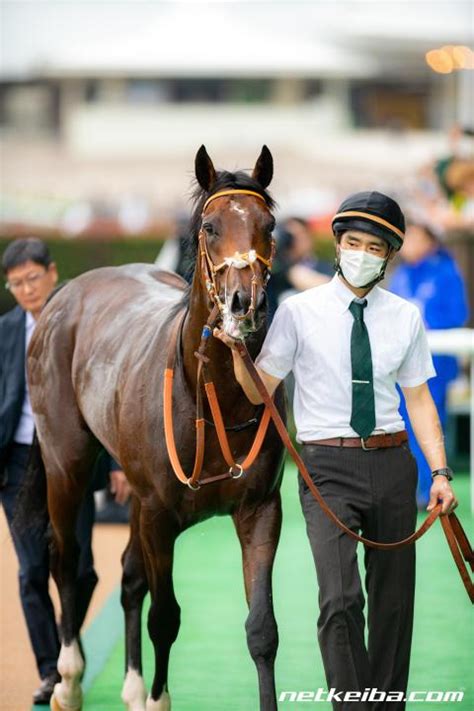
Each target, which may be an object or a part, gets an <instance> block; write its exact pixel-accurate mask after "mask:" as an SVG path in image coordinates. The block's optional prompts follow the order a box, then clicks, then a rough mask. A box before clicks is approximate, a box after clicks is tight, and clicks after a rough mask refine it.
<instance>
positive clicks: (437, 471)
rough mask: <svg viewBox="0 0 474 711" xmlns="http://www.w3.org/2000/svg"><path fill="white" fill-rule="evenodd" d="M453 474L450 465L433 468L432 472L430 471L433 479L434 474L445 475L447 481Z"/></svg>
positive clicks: (450, 479)
mask: <svg viewBox="0 0 474 711" xmlns="http://www.w3.org/2000/svg"><path fill="white" fill-rule="evenodd" d="M453 474H454V472H453V470H452V469H451V468H450V467H444V468H443V469H435V470H434V472H431V477H432V479H434V478H435V476H445V477H446V479H447V480H448V481H452V479H453Z"/></svg>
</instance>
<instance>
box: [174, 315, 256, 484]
mask: <svg viewBox="0 0 474 711" xmlns="http://www.w3.org/2000/svg"><path fill="white" fill-rule="evenodd" d="M185 316H186V312H185V311H184V312H183V313H182V314H181V315H180V316H179V317H178V318H177V319H176V323H175V326H174V328H173V332H172V335H171V340H170V344H169V349H168V358H167V363H166V369H165V377H164V388H163V401H164V403H163V407H164V429H165V441H166V447H167V450H168V456H169V458H170V462H171V466H172V468H173V471H174V473H175V474H176V476H177V478H178V479H179V481H180V482H181V483H182V484H186V485H187V486H188V487H189V488H190V489H192V490H193V491H197V490H198V489H200V488H201V486H204V485H205V484H211V483H213V482H217V481H223V480H225V479H240V477H241V476H242V474H244V472H245V470H246V469H248V468H249V467H251V466H252V464H253V463H254V461H255V459H256V458H257V456H258V455H259V453H260V450H261V448H262V444H263V441H264V439H265V435H266V434H267V429H268V425H269V422H270V410H269V408H268V407H265V409H264V411H263V415H262V418H261V420H260V424H259V426H258V429H257V432H256V434H255V438H254V441H253V444H252V446H251V448H250V450H249V452H248V454H247V456H246V457H245V458H244V460H243V461H242V462H241V463H240V462H236V461H235V459H234V457H233V455H232V451H231V448H230V445H229V440H228V437H227V432H226V427H225V425H224V420H223V417H222V411H221V408H220V405H219V400H218V398H217V393H216V389H215V386H214V383H213V382H212V380H211V378H210V375H209V372H208V368H207V363H208V362H209V358H208V357H207V356H206V355H205V353H204V352H205V349H206V345H207V343H208V340H209V337H210V336H211V335H212V329H213V326H214V325H215V323H216V322H217V320H218V318H219V309H218V307H217V305H215V306H214V308H213V309H212V311H211V313H210V315H209V318H208V320H207V323H206V325H205V326H204V328H203V329H202V334H201V343H200V346H199V349H198V350H197V351H196V352H195V353H194V355H195V356H196V357H197V359H198V369H197V377H196V419H195V426H196V449H195V455H194V466H193V471H192V473H191V476H189V477H188V476H187V475H186V474H185V472H184V470H183V468H182V466H181V462H180V460H179V455H178V452H177V449H176V441H175V436H174V427H173V379H174V363H175V358H176V350H177V344H178V335H179V333H180V332H181V328H182V326H183V323H184V318H185ZM202 385H204V391H205V393H206V397H207V401H208V403H209V407H210V410H211V415H212V419H213V424H214V427H215V430H216V434H217V439H218V441H219V446H220V449H221V452H222V456H223V457H224V460H225V462H226V464H227V466H228V467H229V469H228V471H226V472H224V473H223V474H217V475H216V476H211V477H207V478H206V479H201V478H200V477H201V472H202V468H203V464H204V448H205V425H206V420H205V419H204V414H203V411H204V408H203V398H202Z"/></svg>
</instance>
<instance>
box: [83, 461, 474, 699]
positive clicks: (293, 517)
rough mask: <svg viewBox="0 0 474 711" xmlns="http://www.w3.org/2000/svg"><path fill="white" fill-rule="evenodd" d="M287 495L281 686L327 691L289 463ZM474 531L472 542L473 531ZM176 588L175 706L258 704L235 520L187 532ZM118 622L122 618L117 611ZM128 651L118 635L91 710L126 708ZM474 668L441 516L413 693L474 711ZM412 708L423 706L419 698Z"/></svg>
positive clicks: (424, 584) (463, 496) (420, 608)
mask: <svg viewBox="0 0 474 711" xmlns="http://www.w3.org/2000/svg"><path fill="white" fill-rule="evenodd" d="M456 491H457V493H458V496H459V498H460V500H461V505H460V508H459V511H460V515H461V517H462V519H463V522H464V523H465V525H466V524H468V523H469V522H470V514H469V478H468V476H458V477H457V481H456ZM283 501H284V524H283V531H282V537H281V541H280V545H279V548H278V552H277V558H276V564H275V571H274V603H275V613H276V618H277V621H278V626H279V632H280V646H279V652H278V657H277V664H276V680H277V692H278V693H280V692H281V691H283V690H288V691H290V690H295V691H315V690H317V689H318V687H322V688H324V689H326V682H325V678H324V672H323V667H322V662H321V657H320V653H319V649H318V646H317V640H316V618H317V589H316V579H315V573H314V569H313V562H312V558H311V555H310V550H309V544H308V541H307V538H306V533H305V529H304V521H303V518H302V514H301V511H300V507H299V501H298V496H297V485H296V472H295V468H294V466H293V465H292V464H288V465H287V467H286V472H285V478H284V483H283ZM471 529H472V527H471ZM468 534H469V535H470V537H471V538H472V530H470V531H468ZM175 589H176V595H177V598H178V601H179V603H180V605H181V610H182V624H181V630H180V634H179V637H178V640H177V641H176V643H175V644H174V646H173V649H172V653H171V663H170V675H169V686H170V693H171V696H172V702H173V709H174V711H223V710H224V711H253V710H254V709H258V692H257V677H256V672H255V669H254V665H253V662H252V660H251V658H250V656H249V654H248V651H247V646H246V640H245V632H244V622H245V617H246V604H245V601H244V591H243V582H242V569H241V557H240V547H239V544H238V541H237V538H236V535H235V533H234V529H233V525H232V522H231V520H230V519H229V518H228V517H224V518H214V519H211V520H210V521H207V522H206V523H204V524H201V525H199V526H197V527H195V528H194V529H191V530H190V531H187V532H186V533H185V534H183V535H182V536H181V538H180V539H179V542H178V544H177V550H176V564H175ZM109 612H110V611H109ZM116 624H117V625H121V624H122V621H121V619H120V617H117V620H116ZM144 625H145V626H144V635H143V636H144V659H145V678H146V682H147V686H148V688H149V686H150V682H151V679H152V670H153V654H152V649H151V644H150V642H149V639H148V634H147V632H146V620H145V616H144ZM93 637H94V635H93V634H92V635H89V637H86V648H88V654H89V661H90V662H92V665H93V660H94V644H95V640H94V639H93ZM123 654H124V645H123V639H122V638H121V639H120V641H119V642H117V644H116V645H115V647H114V648H113V650H112V652H111V655H110V657H109V659H108V660H107V662H106V664H105V665H104V666H103V669H102V671H101V672H100V674H99V675H98V676H97V677H96V678H95V680H94V681H93V683H92V684H91V685H90V688H89V689H88V691H87V692H86V696H85V706H84V708H85V709H86V711H106V710H107V709H120V708H121V702H120V690H121V684H122V678H123V677H122V674H123V672H122V670H123ZM473 668H474V665H473V654H472V609H471V604H470V603H469V600H468V597H467V594H466V592H465V590H464V588H463V586H462V584H461V581H460V578H459V575H458V572H457V570H456V569H455V567H454V563H453V560H452V557H451V554H450V552H449V550H448V547H447V543H446V541H445V539H444V535H443V532H442V530H441V525H440V524H439V523H438V522H436V523H435V525H434V527H433V528H432V529H431V530H430V531H429V532H428V534H427V535H426V536H425V537H424V538H423V539H422V540H421V541H420V542H419V543H418V544H417V597H416V612H415V630H414V639H413V653H412V662H411V674H410V681H409V689H411V690H442V691H446V690H463V691H464V692H465V697H464V700H463V701H462V702H461V703H430V704H429V707H428V708H432V707H433V706H435V707H436V708H442V709H446V711H449V709H451V708H456V709H460V710H461V711H468V710H469V711H471V709H473V708H474V697H473V695H472V691H473V690H472V686H473V684H472V681H473V672H472V670H473ZM302 703H303V702H300V703H290V702H284V703H283V702H282V703H280V704H279V708H281V709H285V708H288V709H290V708H294V707H295V706H298V707H301V706H302ZM313 708H315V706H314V705H313ZM316 708H319V709H321V710H323V709H329V708H330V705H329V704H327V703H322V702H320V703H318V704H317V706H316ZM408 708H409V709H411V708H420V704H419V703H417V704H411V705H409V706H408ZM425 708H426V706H425Z"/></svg>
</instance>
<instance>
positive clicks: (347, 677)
mask: <svg viewBox="0 0 474 711" xmlns="http://www.w3.org/2000/svg"><path fill="white" fill-rule="evenodd" d="M303 458H304V462H305V464H306V466H307V468H308V470H309V472H310V474H311V477H312V479H313V481H314V483H315V484H316V486H317V487H318V488H319V490H320V492H321V494H322V495H323V497H324V499H325V500H326V501H327V503H328V504H329V506H330V507H331V508H332V509H333V511H334V512H335V513H336V514H337V516H338V517H339V518H340V519H341V520H342V521H343V522H344V523H345V524H346V525H347V526H349V528H351V529H353V530H354V531H357V532H361V533H362V535H364V536H365V537H367V538H371V539H372V540H376V541H380V542H390V541H397V540H400V539H402V538H405V537H406V536H408V535H409V534H410V533H412V532H413V530H414V528H415V523H416V485H417V470H416V462H415V460H414V458H413V456H412V454H411V452H410V450H409V448H408V446H407V445H402V446H401V447H391V448H387V449H378V450H373V451H364V450H363V449H356V448H354V449H352V448H350V449H349V448H343V447H324V446H317V445H306V446H304V447H303ZM299 488H300V500H301V506H302V509H303V513H304V516H305V519H306V527H307V533H308V538H309V541H310V544H311V549H312V552H313V557H314V562H315V565H316V573H317V578H318V584H319V608H320V615H319V619H318V638H319V645H320V649H321V654H322V658H323V663H324V669H325V673H326V680H327V685H328V689H331V688H334V689H336V690H337V691H359V692H361V693H363V692H364V689H366V688H367V687H369V688H377V689H379V690H381V691H387V692H388V691H402V692H405V691H406V687H407V682H408V671H409V662H410V648H411V638H412V628H413V605H414V591H415V546H414V545H411V546H409V547H407V548H404V549H401V550H396V551H378V550H374V549H373V548H367V547H366V548H365V554H364V563H365V589H366V593H367V603H368V614H367V622H368V644H367V645H366V643H365V619H364V604H365V598H364V593H363V591H362V585H361V580H360V576H359V568H358V564H357V552H356V548H357V542H356V541H354V540H353V539H351V538H349V536H347V535H346V534H344V533H343V532H342V531H341V530H340V529H339V528H337V527H336V525H335V524H334V523H333V522H332V521H330V520H329V519H328V518H327V517H326V515H325V514H324V513H323V512H322V511H321V509H320V507H319V505H318V504H317V502H316V501H315V499H314V498H313V495H312V494H311V492H310V491H309V489H308V487H307V486H306V484H305V483H304V481H303V479H302V478H301V476H300V477H299ZM333 708H334V709H338V711H342V710H343V711H349V709H350V710H351V711H355V710H356V709H357V710H358V711H360V710H362V709H364V710H367V709H377V710H380V709H387V710H388V709H390V710H391V711H399V710H401V709H404V708H405V702H386V703H383V702H373V703H368V702H358V701H350V702H347V701H346V702H345V703H344V702H343V701H341V702H338V701H333Z"/></svg>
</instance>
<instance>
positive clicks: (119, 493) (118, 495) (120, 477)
mask: <svg viewBox="0 0 474 711" xmlns="http://www.w3.org/2000/svg"><path fill="white" fill-rule="evenodd" d="M110 491H111V493H112V494H114V498H115V501H116V502H117V503H118V504H122V505H123V504H126V503H127V501H128V499H129V498H130V494H131V491H132V489H131V487H130V484H129V483H128V480H127V477H126V476H125V472H123V471H122V470H121V469H114V470H112V471H111V472H110Z"/></svg>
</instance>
